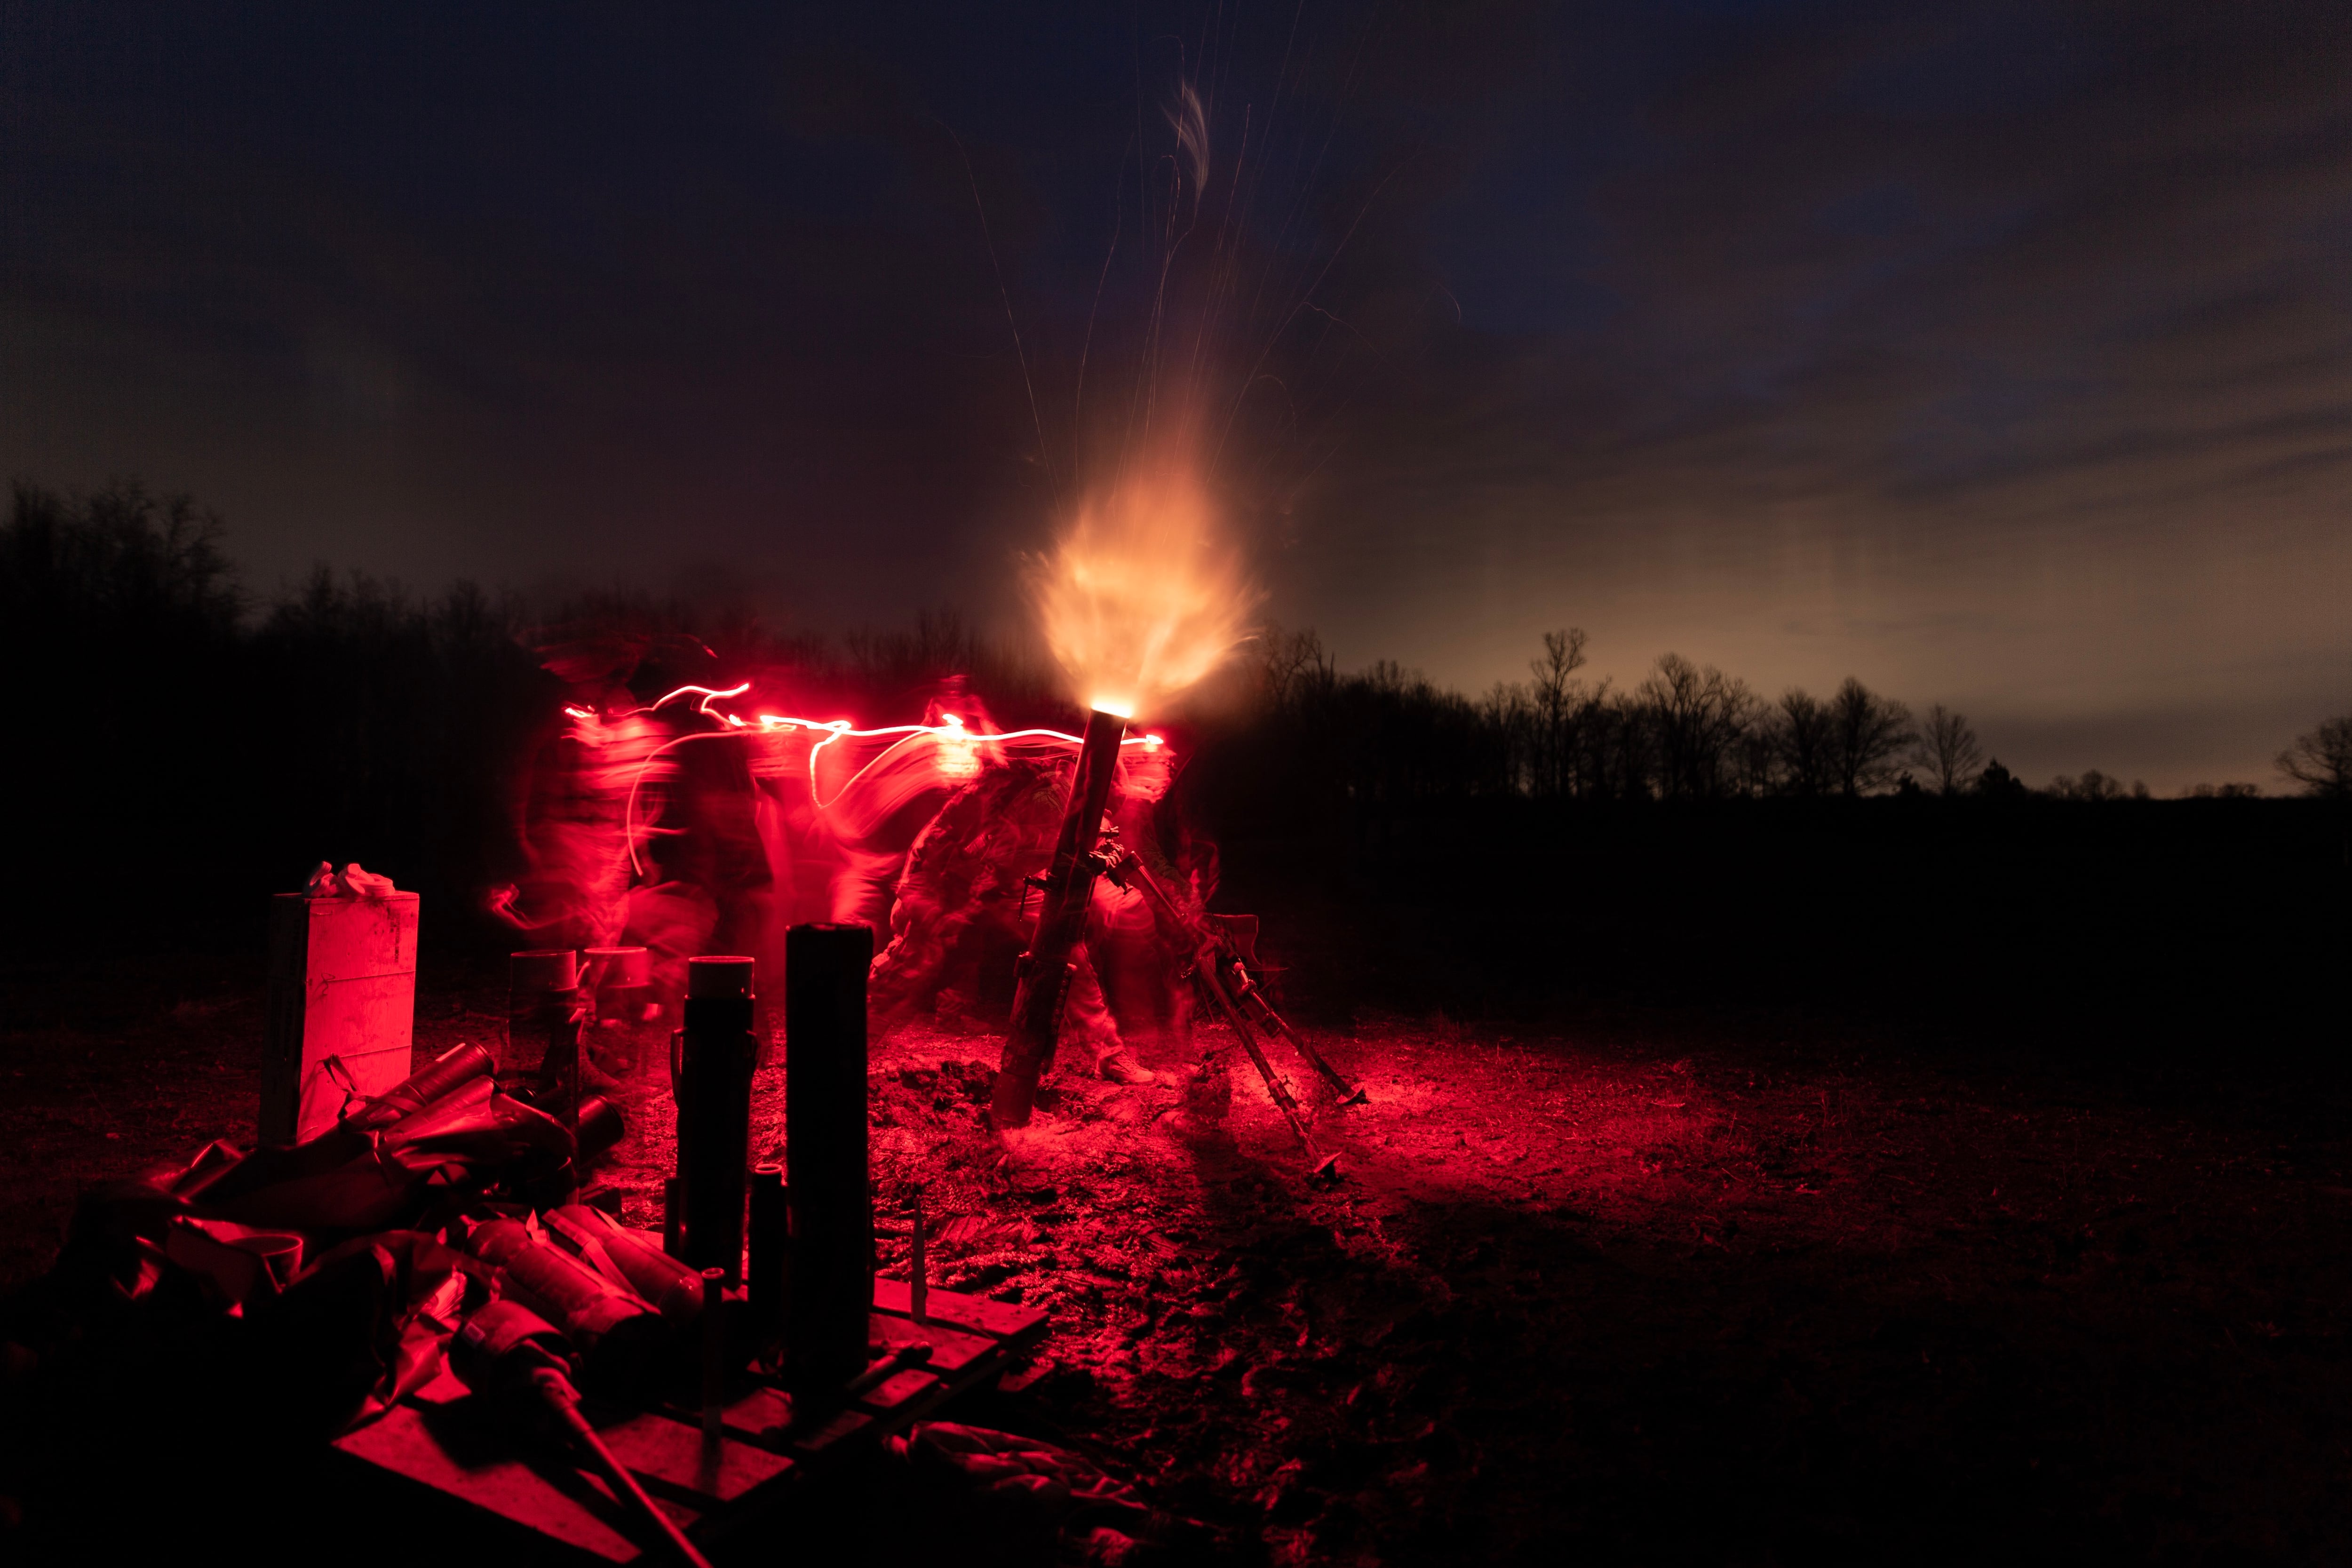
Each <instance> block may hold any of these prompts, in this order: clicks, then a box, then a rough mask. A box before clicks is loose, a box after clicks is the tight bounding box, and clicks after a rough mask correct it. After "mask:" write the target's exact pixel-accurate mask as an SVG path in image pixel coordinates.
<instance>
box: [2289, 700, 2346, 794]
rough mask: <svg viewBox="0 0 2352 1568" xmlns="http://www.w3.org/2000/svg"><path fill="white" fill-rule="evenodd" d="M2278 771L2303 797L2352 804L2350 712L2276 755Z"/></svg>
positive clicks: (2327, 722) (2324, 724)
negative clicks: (2299, 787) (2322, 796)
mask: <svg viewBox="0 0 2352 1568" xmlns="http://www.w3.org/2000/svg"><path fill="white" fill-rule="evenodd" d="M2278 771H2279V772H2281V773H2284V774H2285V775H2286V776H2287V777H2289V778H2291V779H2293V780H2294V782H2295V783H2297V784H2301V785H2302V786H2303V791H2304V793H2305V795H2326V796H2327V797H2328V798H2329V799H2331V800H2340V801H2347V802H2352V713H2347V714H2345V715H2344V716H2343V717H2341V718H2338V719H2330V720H2328V721H2326V722H2325V723H2323V724H2321V725H2320V726H2319V728H2317V729H2316V730H2313V731H2310V732H2308V733H2307V734H2302V735H2297V736H2296V737H2295V738H2294V744H2293V745H2290V746H2289V747H2287V749H2286V750H2285V751H2284V752H2280V753H2279V754H2278Z"/></svg>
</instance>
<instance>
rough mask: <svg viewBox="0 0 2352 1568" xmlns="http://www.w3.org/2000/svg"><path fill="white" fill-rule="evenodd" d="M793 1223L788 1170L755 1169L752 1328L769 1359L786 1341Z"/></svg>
mask: <svg viewBox="0 0 2352 1568" xmlns="http://www.w3.org/2000/svg"><path fill="white" fill-rule="evenodd" d="M791 1246H792V1219H791V1216H790V1215H787V1214H786V1212H785V1207H784V1168H783V1167H782V1165H754V1166H752V1167H751V1258H750V1259H749V1261H748V1262H747V1263H746V1264H745V1265H744V1268H745V1269H746V1273H747V1277H746V1279H744V1283H745V1284H746V1285H748V1286H749V1287H750V1288H751V1326H752V1330H753V1332H754V1334H755V1335H756V1337H757V1339H758V1341H759V1351H760V1353H761V1355H763V1356H764V1355H766V1354H767V1353H768V1352H770V1351H771V1350H772V1349H774V1348H775V1346H777V1345H778V1344H780V1343H782V1341H783V1337H784V1288H785V1287H784V1280H785V1278H786V1274H785V1271H786V1270H787V1269H788V1268H790V1267H791V1262H790V1259H791V1256H792V1255H791V1251H790V1248H791Z"/></svg>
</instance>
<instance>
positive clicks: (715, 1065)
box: [677, 958, 760, 1279]
mask: <svg viewBox="0 0 2352 1568" xmlns="http://www.w3.org/2000/svg"><path fill="white" fill-rule="evenodd" d="M678 1037H679V1041H678V1053H677V1063H678V1072H677V1173H678V1175H679V1177H680V1178H681V1179H683V1180H684V1181H685V1183H686V1261H687V1262H688V1263H690V1264H692V1265H693V1266H694V1267H695V1268H719V1269H723V1270H725V1271H726V1275H727V1278H728V1279H741V1278H742V1277H743V1188H744V1181H745V1177H746V1175H747V1174H748V1173H749V1170H750V1166H751V1071H752V1068H755V1067H757V1066H758V1065H759V1056H760V1049H759V1038H758V1037H757V1036H756V1035H755V1034H753V1032H752V1028H751V960H750V959H748V958H696V959H689V960H688V961H687V965H686V1027H685V1028H683V1029H681V1030H679V1031H678Z"/></svg>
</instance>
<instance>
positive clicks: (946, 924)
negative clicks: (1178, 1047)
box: [868, 760, 1119, 1058]
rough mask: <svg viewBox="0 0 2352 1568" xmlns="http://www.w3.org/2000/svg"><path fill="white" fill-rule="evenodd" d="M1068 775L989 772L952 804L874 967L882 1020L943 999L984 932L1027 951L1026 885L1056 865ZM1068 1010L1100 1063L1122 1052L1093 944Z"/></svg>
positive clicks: (909, 871) (1078, 970)
mask: <svg viewBox="0 0 2352 1568" xmlns="http://www.w3.org/2000/svg"><path fill="white" fill-rule="evenodd" d="M1066 771H1067V770H1066V768H1061V767H1056V766H1055V765H1053V764H1051V763H1039V762H1033V761H1027V760H1015V761H1013V762H1008V763H1003V765H1000V766H992V767H990V768H988V769H987V770H986V771H985V772H983V773H982V774H981V776H980V777H979V778H977V779H975V780H973V781H972V782H971V784H966V785H965V786H964V787H963V788H962V789H961V790H959V791H957V792H956V794H955V795H952V796H951V797H950V799H949V800H948V803H947V804H946V805H944V806H942V807H940V813H939V815H938V816H935V817H933V818H932V819H931V822H930V824H929V826H927V827H925V828H924V829H923V831H922V834H921V835H920V836H919V837H917V839H916V840H915V843H914V847H912V848H911V849H910V850H909V851H908V856H907V868H906V870H905V872H904V873H902V874H901V875H900V877H899V879H898V890H897V899H896V901H895V902H894V904H893V906H892V908H891V910H890V932H891V935H890V944H889V945H888V946H887V947H886V948H884V949H883V950H882V952H880V953H879V954H878V955H877V956H876V958H875V960H874V969H873V974H872V978H871V983H870V985H869V990H868V994H869V995H870V997H871V998H872V1001H873V1005H874V1006H875V1007H876V1009H877V1011H880V1012H884V1013H890V1012H897V1011H902V1010H905V1009H908V1008H912V1007H916V1006H919V1005H926V1004H928V1003H929V1002H930V1001H931V999H932V998H933V997H934V996H935V995H936V994H937V993H938V990H939V987H940V977H941V974H942V973H943V971H944V970H945V969H946V967H947V964H948V961H949V958H950V954H951V953H952V952H954V950H955V949H956V947H957V945H958V944H959V943H960V942H962V941H963V940H964V939H965V938H966V937H967V936H968V935H971V934H974V933H975V932H976V931H979V930H981V929H984V928H986V927H991V926H992V927H994V928H996V930H997V931H1000V932H1002V933H1003V934H1005V935H1007V936H1009V937H1011V938H1012V939H1013V940H1014V941H1016V942H1022V943H1023V944H1024V945H1025V943H1026V941H1027V938H1028V936H1029V934H1030V929H1031V923H1032V921H1033V920H1034V915H1030V914H1024V909H1023V906H1024V902H1025V899H1024V895H1025V894H1027V893H1028V892H1029V891H1030V890H1031V889H1029V887H1028V883H1027V879H1028V878H1030V877H1032V876H1034V875H1036V874H1038V873H1040V872H1042V871H1044V870H1045V868H1046V866H1047V865H1048V864H1049V863H1050V862H1051V860H1052V858H1053V853H1054V842H1055V837H1057V836H1058V834H1059V833H1060V830H1061V824H1062V813H1063V810H1064V809H1065V807H1066V805H1067V791H1068V784H1067V780H1066ZM1071 956H1072V962H1073V964H1074V965H1075V967H1074V970H1073V973H1072V974H1071V976H1070V988H1069V992H1068V994H1067V997H1066V1000H1065V1002H1064V1005H1063V1009H1062V1028H1063V1032H1064V1033H1065V1034H1066V1035H1071V1036H1075V1037H1077V1038H1079V1039H1081V1040H1084V1041H1085V1042H1086V1043H1087V1046H1088V1047H1089V1049H1090V1050H1091V1052H1092V1053H1093V1055H1094V1056H1095V1057H1096V1058H1101V1057H1103V1056H1106V1055H1108V1053H1110V1052H1112V1051H1115V1050H1117V1049H1118V1048H1119V1037H1118V1025H1117V1023H1116V1022H1115V1021H1114V1020H1113V1019H1112V1017H1111V1012H1110V1008H1109V1006H1108V1005H1107V1004H1106V1003H1105V1001H1104V999H1103V989H1102V984H1101V982H1100V981H1099V980H1098V979H1097V976H1096V973H1095V966H1094V962H1093V959H1092V957H1091V956H1090V954H1089V953H1088V952H1087V945H1086V944H1085V943H1081V944H1080V945H1079V946H1078V947H1077V949H1076V951H1075V952H1073V953H1072V955H1071Z"/></svg>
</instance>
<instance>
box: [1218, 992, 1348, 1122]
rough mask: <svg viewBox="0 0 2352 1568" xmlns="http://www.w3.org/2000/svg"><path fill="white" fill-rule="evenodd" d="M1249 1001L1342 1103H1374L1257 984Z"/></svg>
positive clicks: (1267, 1024) (1255, 1011)
mask: <svg viewBox="0 0 2352 1568" xmlns="http://www.w3.org/2000/svg"><path fill="white" fill-rule="evenodd" d="M1247 1000H1248V1002H1249V1005H1250V1011H1251V1012H1252V1013H1254V1014H1255V1016H1256V1017H1257V1020H1258V1022H1259V1023H1261V1024H1263V1025H1265V1026H1266V1027H1267V1028H1268V1029H1269V1030H1271V1031H1273V1032H1274V1033H1276V1034H1278V1035H1280V1036H1281V1037H1283V1038H1284V1039H1286V1040H1288V1041H1289V1042H1290V1044H1291V1048H1292V1049H1294V1050H1296V1051H1297V1053H1298V1054H1299V1055H1300V1056H1302V1057H1305V1058H1307V1066H1309V1067H1311V1068H1314V1069H1315V1070H1316V1071H1317V1072H1318V1074H1320V1075H1321V1076H1322V1079H1323V1081H1324V1082H1325V1083H1328V1084H1329V1085H1330V1086H1331V1087H1332V1088H1333V1089H1337V1090H1339V1103H1340V1104H1342V1105H1370V1103H1371V1102H1372V1097H1371V1096H1370V1095H1369V1094H1367V1093H1366V1092H1364V1086H1363V1085H1362V1084H1360V1083H1354V1082H1351V1081H1349V1078H1348V1076H1347V1074H1345V1073H1343V1072H1341V1071H1340V1070H1339V1068H1335V1067H1333V1066H1332V1065H1331V1064H1330V1062H1329V1061H1328V1060H1326V1059H1325V1058H1324V1055H1323V1053H1322V1052H1321V1051H1318V1050H1317V1049H1316V1048H1315V1047H1313V1046H1310V1045H1308V1044H1307V1037H1306V1036H1304V1035H1302V1034H1300V1033H1299V1032H1298V1031H1297V1030H1296V1029H1294V1028H1292V1027H1291V1026H1290V1025H1289V1022H1288V1021H1287V1020H1286V1019H1285V1018H1284V1017H1283V1016H1282V1015H1281V1014H1279V1013H1277V1012H1276V1011H1275V1010H1274V1008H1273V1005H1271V1004H1269V1003H1268V1002H1267V1001H1266V999H1265V997H1264V996H1263V995H1261V994H1259V993H1258V989H1257V987H1256V986H1255V985H1253V986H1251V987H1250V989H1249V992H1248V994H1247Z"/></svg>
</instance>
